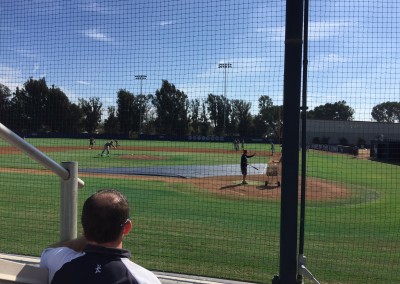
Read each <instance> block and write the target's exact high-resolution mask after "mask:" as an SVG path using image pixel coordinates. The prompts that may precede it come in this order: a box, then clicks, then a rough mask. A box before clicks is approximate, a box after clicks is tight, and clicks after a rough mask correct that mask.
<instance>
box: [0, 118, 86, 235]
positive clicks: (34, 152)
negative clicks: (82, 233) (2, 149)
mask: <svg viewBox="0 0 400 284" xmlns="http://www.w3.org/2000/svg"><path fill="white" fill-rule="evenodd" d="M0 138H3V139H4V140H6V141H7V142H8V143H10V144H11V145H13V146H15V147H17V148H18V149H20V150H21V151H22V152H24V153H25V154H26V155H28V156H29V157H31V158H32V159H34V160H35V161H37V162H38V163H40V164H41V165H43V166H44V167H46V168H47V169H49V170H50V171H52V172H53V173H55V174H56V175H58V176H59V177H60V178H61V194H60V196H61V197H60V198H61V202H60V203H61V208H60V240H61V241H65V240H70V239H73V238H75V237H76V236H77V199H78V197H77V195H78V192H77V189H78V187H79V188H82V187H83V186H84V185H85V183H84V182H83V181H82V180H81V179H79V178H78V163H77V162H64V163H61V165H60V164H58V163H56V162H55V161H53V160H52V159H51V158H50V157H48V156H47V155H45V154H44V153H42V152H41V151H39V150H38V149H36V148H35V147H34V146H32V145H31V144H29V143H28V142H26V141H25V140H24V139H22V138H21V137H19V136H18V135H17V134H15V133H14V132H12V131H11V130H10V129H8V128H7V127H6V126H4V125H3V124H1V123H0Z"/></svg>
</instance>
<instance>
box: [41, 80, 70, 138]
mask: <svg viewBox="0 0 400 284" xmlns="http://www.w3.org/2000/svg"><path fill="white" fill-rule="evenodd" d="M70 106H71V103H70V101H69V99H68V97H67V96H66V95H65V94H64V92H63V91H62V90H60V89H59V88H54V87H52V88H50V89H49V92H48V97H47V100H46V105H45V108H44V112H45V117H44V119H43V122H44V123H45V124H46V126H47V127H48V128H49V130H50V131H54V132H67V129H69V130H70V129H71V127H70V126H69V125H68V124H71V123H72V124H74V122H73V121H71V120H70V119H68V118H69V117H70Z"/></svg>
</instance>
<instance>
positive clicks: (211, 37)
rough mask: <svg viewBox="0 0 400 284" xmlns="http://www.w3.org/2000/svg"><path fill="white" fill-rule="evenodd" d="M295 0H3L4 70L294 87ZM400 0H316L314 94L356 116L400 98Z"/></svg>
mask: <svg viewBox="0 0 400 284" xmlns="http://www.w3.org/2000/svg"><path fill="white" fill-rule="evenodd" d="M285 2H286V1H279V0H274V1H272V0H264V1H260V0H258V1H257V0H247V1H246V0H232V1H211V0H210V1H202V0H196V1H194V0H189V1H179V0H175V1H171V0H167V1H152V0H145V1H143V0H135V1H133V0H123V1H115V0H113V1H109V0H101V1H100V0H99V1H84V0H71V1H67V0H65V1H60V0H31V1H28V0H25V1H22V0H2V1H1V2H0V13H1V17H0V82H1V83H2V84H5V85H7V86H8V87H10V88H11V89H12V90H15V87H17V86H21V85H22V84H23V83H24V82H25V81H26V80H27V79H28V78H29V77H33V78H35V79H38V78H41V77H45V78H46V81H47V84H48V85H49V86H51V85H53V84H54V85H55V86H57V87H59V88H61V89H62V90H63V91H64V92H65V93H66V94H67V95H68V96H69V98H70V100H71V101H73V102H77V98H89V97H94V96H95V97H100V98H101V101H102V102H103V104H104V106H105V107H106V106H108V105H115V101H116V93H117V91H118V90H119V89H127V90H129V91H131V92H133V93H134V94H138V93H139V92H140V82H139V81H138V80H135V75H140V74H144V75H147V80H145V81H143V92H144V93H146V94H147V93H154V92H155V90H156V89H158V88H160V86H161V80H163V79H166V80H168V81H169V82H170V83H173V84H175V86H176V87H177V88H178V89H180V90H182V91H184V92H185V93H186V94H187V95H188V96H189V98H190V99H192V98H206V96H207V95H208V94H209V93H213V94H216V95H222V94H224V86H225V79H224V71H225V70H224V69H219V68H218V64H219V63H231V64H232V68H230V69H226V71H227V74H226V75H227V80H226V91H227V97H228V98H229V99H242V100H245V101H249V102H252V105H253V110H254V111H256V110H257V100H258V97H259V96H260V95H268V96H270V97H271V98H272V99H273V101H274V104H278V105H280V104H282V99H283V59H284V30H285V29H284V25H285ZM399 14H400V4H399V3H398V1H394V0H382V1H372V0H367V1H348V0H346V1H344V0H336V1H329V0H319V1H312V0H311V1H310V23H309V66H308V70H309V72H308V78H309V80H308V98H309V99H308V105H309V107H310V109H312V108H313V107H315V106H317V105H321V104H325V103H327V102H331V103H333V102H336V101H339V100H345V101H347V103H348V105H350V106H351V107H353V108H354V109H355V111H356V113H355V118H356V120H368V121H369V120H371V117H370V112H371V109H372V107H373V106H374V105H376V104H378V103H381V102H385V101H399V100H400V95H399V89H400V80H399V79H400V69H399V67H398V66H399V64H398V63H399V60H400V56H399V46H400V45H399V41H400V40H399V36H398V33H399V31H400V20H399V17H398V15H399Z"/></svg>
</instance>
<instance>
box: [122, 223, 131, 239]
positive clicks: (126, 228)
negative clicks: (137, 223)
mask: <svg viewBox="0 0 400 284" xmlns="http://www.w3.org/2000/svg"><path fill="white" fill-rule="evenodd" d="M132 226H133V224H132V221H131V220H129V221H128V222H126V223H125V225H124V229H123V230H122V235H124V236H126V235H128V234H129V232H130V231H131V230H132Z"/></svg>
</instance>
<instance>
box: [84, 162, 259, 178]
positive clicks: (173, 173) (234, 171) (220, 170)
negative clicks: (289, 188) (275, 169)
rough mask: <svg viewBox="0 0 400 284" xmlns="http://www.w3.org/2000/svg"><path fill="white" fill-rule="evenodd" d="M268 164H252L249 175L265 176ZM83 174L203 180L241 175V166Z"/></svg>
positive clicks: (97, 170) (90, 170) (98, 170)
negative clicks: (204, 178)
mask: <svg viewBox="0 0 400 284" xmlns="http://www.w3.org/2000/svg"><path fill="white" fill-rule="evenodd" d="M266 167H267V165H266V164H252V165H251V166H250V165H249V166H248V167H247V174H248V175H257V174H259V175H263V174H265V172H266ZM79 171H80V172H83V173H97V174H115V175H144V176H165V177H179V178H202V177H212V176H233V175H241V172H240V165H238V164H227V165H191V166H159V167H137V168H126V167H125V168H118V167H117V168H86V169H79Z"/></svg>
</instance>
